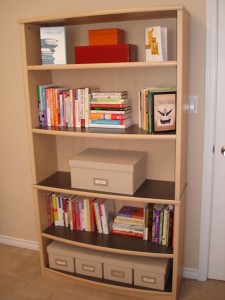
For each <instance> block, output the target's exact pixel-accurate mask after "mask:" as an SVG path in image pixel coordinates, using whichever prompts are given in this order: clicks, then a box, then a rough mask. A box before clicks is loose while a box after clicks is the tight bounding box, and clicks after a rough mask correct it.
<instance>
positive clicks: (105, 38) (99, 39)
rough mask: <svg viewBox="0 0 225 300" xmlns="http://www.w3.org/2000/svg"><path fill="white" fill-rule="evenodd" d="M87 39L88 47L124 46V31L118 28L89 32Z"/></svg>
mask: <svg viewBox="0 0 225 300" xmlns="http://www.w3.org/2000/svg"><path fill="white" fill-rule="evenodd" d="M88 38H89V45H90V46H93V45H114V44H124V30H122V29H118V28H107V29H94V30H89V31H88Z"/></svg>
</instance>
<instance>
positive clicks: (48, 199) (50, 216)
mask: <svg viewBox="0 0 225 300" xmlns="http://www.w3.org/2000/svg"><path fill="white" fill-rule="evenodd" d="M52 196H53V192H50V193H48V194H47V195H46V206H47V216H48V226H51V225H52V224H53V223H54V216H53V203H52V202H53V201H52Z"/></svg>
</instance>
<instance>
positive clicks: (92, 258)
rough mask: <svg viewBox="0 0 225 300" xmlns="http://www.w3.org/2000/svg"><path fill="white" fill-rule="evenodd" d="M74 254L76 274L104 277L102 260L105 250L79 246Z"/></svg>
mask: <svg viewBox="0 0 225 300" xmlns="http://www.w3.org/2000/svg"><path fill="white" fill-rule="evenodd" d="M74 256H75V272H76V274H81V275H86V276H91V277H96V278H103V265H102V260H103V256H104V252H102V251H96V250H89V249H86V248H79V249H78V248H77V250H76V251H75V253H74Z"/></svg>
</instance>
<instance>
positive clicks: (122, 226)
mask: <svg viewBox="0 0 225 300" xmlns="http://www.w3.org/2000/svg"><path fill="white" fill-rule="evenodd" d="M143 231H144V209H143V208H140V207H134V206H126V205H124V206H123V207H122V208H121V209H120V210H119V212H118V213H117V216H116V217H115V218H114V222H113V225H112V231H111V233H114V234H120V235H128V236H136V237H141V238H143Z"/></svg>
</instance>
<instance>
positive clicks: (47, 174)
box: [19, 6, 189, 300]
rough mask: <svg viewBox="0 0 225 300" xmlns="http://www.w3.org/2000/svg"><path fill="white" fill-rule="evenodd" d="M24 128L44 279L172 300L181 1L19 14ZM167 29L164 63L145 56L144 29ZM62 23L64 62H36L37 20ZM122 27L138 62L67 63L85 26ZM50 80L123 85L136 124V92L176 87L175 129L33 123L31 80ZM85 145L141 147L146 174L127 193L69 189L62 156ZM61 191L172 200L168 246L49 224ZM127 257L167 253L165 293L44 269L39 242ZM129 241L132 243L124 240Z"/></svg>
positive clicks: (176, 265)
mask: <svg viewBox="0 0 225 300" xmlns="http://www.w3.org/2000/svg"><path fill="white" fill-rule="evenodd" d="M19 23H20V27H21V41H22V42H21V45H22V55H23V69H24V84H25V98H26V109H27V126H28V134H29V145H30V156H31V169H32V183H33V197H34V204H35V212H36V223H37V232H38V241H39V247H40V260H41V269H42V275H43V277H49V278H59V279H61V280H63V279H66V280H68V281H74V280H76V281H80V282H83V283H85V284H87V285H90V284H93V285H94V286H97V287H106V288H108V289H112V290H114V291H115V288H116V292H118V293H121V294H126V295H132V296H135V297H137V298H140V299H141V298H142V299H146V297H148V299H154V300H155V299H158V300H159V299H168V300H169V299H171V300H172V299H174V300H175V299H177V298H178V293H179V289H180V285H181V280H182V267H183V244H184V221H185V198H186V154H187V153H186V151H187V111H186V110H185V109H184V107H185V104H186V102H187V101H188V92H189V87H188V77H189V73H188V66H189V53H188V49H189V38H188V36H189V13H188V12H187V11H186V9H185V8H184V7H182V6H168V7H167V6H165V7H161V6H159V7H157V6H156V7H149V8H132V9H120V10H110V11H91V12H88V13H85V12H84V13H76V12H75V13H74V14H64V15H56V16H47V17H40V18H30V19H24V20H20V21H19ZM156 24H157V25H160V26H166V27H167V28H168V41H169V42H168V61H166V62H145V42H144V30H145V28H146V27H150V26H155V25H156ZM43 25H45V26H54V25H57V26H59V25H63V26H66V27H67V59H68V63H67V64H66V65H41V51H40V37H39V32H40V26H43ZM113 27H117V28H121V29H124V31H125V34H126V42H127V43H130V44H136V45H138V61H137V62H127V63H102V64H79V65H76V64H75V61H74V46H76V45H87V44H88V41H87V32H88V30H89V29H96V28H113ZM49 83H54V84H57V85H60V86H69V87H71V88H75V87H81V86H99V87H100V88H101V89H102V90H127V91H128V93H129V96H130V98H131V100H132V107H133V119H134V124H137V119H138V112H137V109H138V107H137V92H138V91H139V90H140V89H141V88H145V87H148V86H158V87H162V86H176V87H177V111H176V120H177V124H176V132H175V133H174V134H171V133H169V134H166V133H164V134H153V135H150V134H148V133H146V132H145V131H144V130H141V129H140V128H138V126H137V125H133V126H132V127H129V128H127V129H124V130H114V129H101V128H85V129H81V128H67V129H64V128H58V127H40V126H39V118H38V106H37V92H36V86H37V85H43V84H49ZM87 147H99V148H105V149H124V150H140V151H143V150H144V151H147V153H148V164H147V180H146V182H145V183H144V184H143V185H142V186H141V187H140V188H139V189H138V191H137V192H136V193H135V194H134V195H132V196H127V195H120V194H113V193H103V192H95V191H90V190H76V189H72V188H71V184H70V173H69V164H68V161H69V159H70V158H71V157H72V156H74V155H75V154H77V153H79V152H80V151H82V150H84V149H85V148H87ZM51 191H53V192H60V193H68V194H74V195H84V196H91V197H100V198H110V199H113V200H114V201H115V204H116V207H118V209H119V208H120V207H121V206H122V205H123V204H124V203H131V204H134V205H136V206H140V207H144V205H146V203H164V204H173V205H174V207H175V210H174V214H175V221H174V246H173V247H168V248H166V247H165V246H157V245H152V244H151V243H150V242H148V241H143V240H141V239H138V240H137V239H136V240H135V243H132V238H131V237H124V236H115V235H110V234H109V235H103V234H98V233H90V232H78V231H77V232H76V231H73V232H71V231H69V230H67V229H66V228H63V227H62V228H60V227H58V228H56V227H54V226H50V227H49V226H48V221H47V209H46V194H47V193H48V192H51ZM53 240H56V241H60V242H63V243H66V244H72V245H78V246H80V247H84V248H89V249H95V250H98V251H107V252H112V253H123V254H126V255H133V254H135V255H138V256H150V257H158V258H171V259H172V261H173V267H172V275H171V279H170V280H169V284H168V287H166V289H165V290H164V291H157V290H149V289H146V288H134V287H132V286H126V285H125V286H124V285H120V284H115V283H112V282H108V281H104V280H90V278H85V277H82V276H72V275H70V274H67V273H65V272H60V271H55V270H51V269H50V268H48V255H47V250H46V247H47V245H48V244H49V243H50V242H51V241H53ZM131 245H132V246H131Z"/></svg>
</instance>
